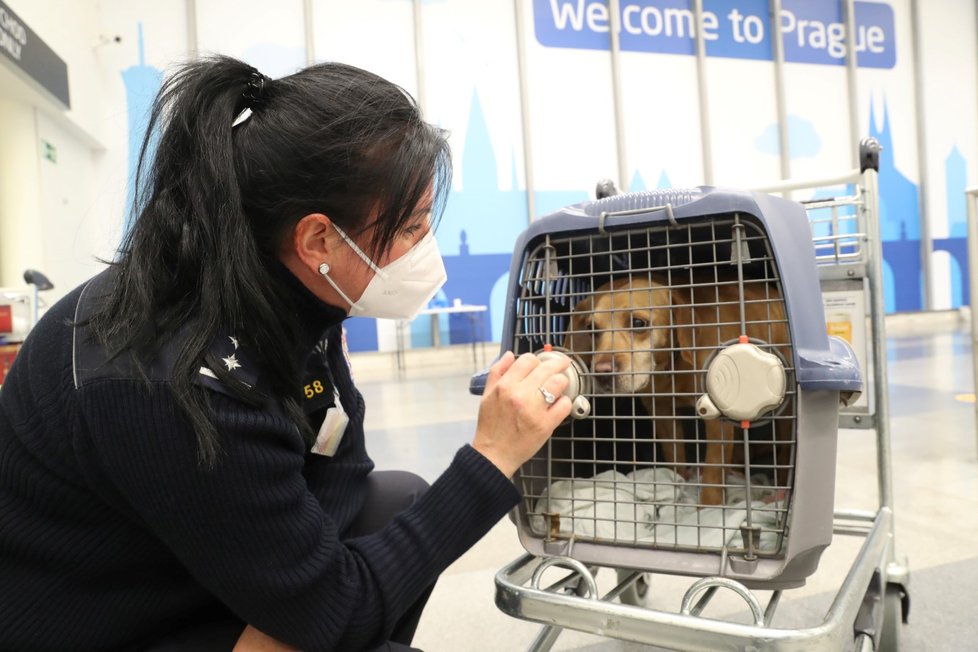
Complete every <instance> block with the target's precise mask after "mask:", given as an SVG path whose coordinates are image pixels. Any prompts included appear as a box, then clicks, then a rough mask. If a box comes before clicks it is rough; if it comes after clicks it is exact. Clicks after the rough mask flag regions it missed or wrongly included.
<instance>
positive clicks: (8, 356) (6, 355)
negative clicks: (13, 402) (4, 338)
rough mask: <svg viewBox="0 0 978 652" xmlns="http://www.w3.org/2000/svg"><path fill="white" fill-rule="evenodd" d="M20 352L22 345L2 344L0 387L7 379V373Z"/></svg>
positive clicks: (0, 352)
mask: <svg viewBox="0 0 978 652" xmlns="http://www.w3.org/2000/svg"><path fill="white" fill-rule="evenodd" d="M19 350H20V344H0V385H2V384H3V379H4V378H6V377H7V371H9V370H10V365H12V364H13V363H14V357H15V356H16V355H17V351H19Z"/></svg>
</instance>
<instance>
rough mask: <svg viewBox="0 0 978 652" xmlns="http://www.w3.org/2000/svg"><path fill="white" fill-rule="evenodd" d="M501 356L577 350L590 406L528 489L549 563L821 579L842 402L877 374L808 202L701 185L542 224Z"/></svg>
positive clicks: (752, 580) (513, 291) (539, 466)
mask: <svg viewBox="0 0 978 652" xmlns="http://www.w3.org/2000/svg"><path fill="white" fill-rule="evenodd" d="M740 336H743V337H740ZM501 348H502V350H507V349H510V350H513V351H514V352H516V353H517V354H520V353H525V352H541V351H543V350H546V349H551V350H556V351H561V352H565V353H567V354H568V355H570V356H571V357H572V359H573V360H574V362H575V364H574V367H575V369H576V370H577V371H579V372H580V378H581V380H582V384H583V389H582V392H583V396H584V399H585V400H586V401H585V403H584V405H585V406H587V408H588V409H587V410H586V412H587V414H586V415H583V414H578V415H576V416H578V417H580V418H574V419H570V420H568V422H567V423H565V424H563V425H562V426H560V427H559V428H558V429H557V431H556V432H555V433H554V436H553V437H552V438H551V440H550V442H549V443H548V445H547V446H545V447H544V448H543V449H542V450H541V451H540V452H539V453H538V454H537V455H536V456H535V457H534V458H533V459H531V460H529V461H528V462H527V463H526V464H525V465H524V466H523V467H522V468H521V469H520V471H519V472H518V473H517V475H516V476H515V477H514V481H515V482H516V483H517V484H518V486H519V487H520V489H521V491H522V492H523V495H524V499H523V501H522V502H521V504H520V506H519V508H518V509H517V510H516V511H515V512H514V514H513V518H514V521H515V522H516V524H517V527H518V530H519V535H520V539H521V541H522V543H523V545H524V547H525V548H526V550H527V551H528V552H529V553H531V554H533V555H537V556H550V555H560V556H566V557H571V558H573V559H576V560H578V561H581V562H583V563H585V564H595V565H599V566H614V567H617V568H632V569H640V570H650V571H659V572H668V573H676V574H685V575H691V576H714V575H723V576H726V577H731V578H735V579H738V580H740V581H741V582H743V583H744V584H746V585H748V586H757V585H763V586H764V587H765V588H783V587H789V586H796V585H799V584H801V583H803V582H804V580H805V578H806V577H808V576H809V575H810V574H811V573H813V572H814V571H815V569H816V567H817V563H818V559H819V556H820V555H821V552H822V550H823V549H824V548H825V547H826V546H827V545H828V544H829V542H830V540H831V536H832V521H833V494H834V484H835V455H836V434H837V427H838V409H839V401H840V395H844V396H845V395H848V394H850V393H852V392H858V391H860V390H861V388H862V379H861V376H860V372H859V369H858V366H857V364H856V362H855V358H854V356H853V354H852V351H851V349H849V347H848V345H847V344H846V343H845V342H844V341H842V340H839V339H837V338H829V337H828V336H827V335H826V329H825V320H824V316H823V311H822V302H821V293H820V289H819V278H818V273H817V269H816V262H815V251H814V248H813V244H812V237H811V231H810V227H809V221H808V217H807V214H806V211H805V209H804V208H803V207H802V206H801V205H800V204H797V203H795V202H791V201H787V200H784V199H780V198H777V197H773V196H770V195H762V194H755V193H750V192H745V191H733V190H724V189H718V188H712V187H699V188H693V189H686V190H667V191H653V192H642V193H632V194H625V195H615V196H612V197H608V198H605V199H601V200H597V201H590V202H584V203H581V204H576V205H574V206H569V207H567V208H564V209H562V210H559V211H557V212H555V213H553V214H551V215H548V216H546V217H544V218H541V219H539V220H537V221H535V222H534V223H533V224H532V225H531V226H530V227H529V228H528V229H527V230H526V231H525V232H524V233H523V234H522V235H521V237H520V238H519V240H518V241H517V243H516V247H515V249H514V257H513V262H512V267H511V272H510V287H509V301H508V303H507V313H506V317H505V320H504V326H503V336H502V346H501ZM484 380H485V377H484V375H482V376H477V377H475V378H473V381H472V390H473V392H476V393H478V392H480V391H481V387H482V386H483V384H484ZM707 399H709V400H707ZM704 414H705V415H706V416H707V417H716V418H704ZM717 415H718V416H717ZM745 415H747V418H745ZM742 426H747V427H746V428H744V427H742ZM796 516H797V517H796Z"/></svg>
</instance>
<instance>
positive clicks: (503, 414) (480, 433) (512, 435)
mask: <svg viewBox="0 0 978 652" xmlns="http://www.w3.org/2000/svg"><path fill="white" fill-rule="evenodd" d="M569 365H570V359H569V358H559V359H558V358H554V359H550V360H546V361H545V362H540V359H539V358H537V357H536V356H535V355H533V354H532V353H524V354H523V355H521V356H520V357H519V358H515V357H514V356H513V354H512V353H511V352H509V351H507V352H506V353H505V354H504V355H503V357H502V358H500V359H499V360H498V361H497V362H496V364H494V365H493V366H492V368H491V369H490V370H489V377H488V379H487V380H486V389H485V391H484V392H483V395H482V403H481V404H480V406H479V421H478V424H477V425H476V429H475V439H474V440H473V441H472V447H473V448H475V449H476V450H477V451H479V452H480V453H482V454H483V455H484V456H485V457H486V458H487V459H488V460H489V461H490V462H492V463H493V464H495V465H496V467H498V468H499V470H500V471H502V472H503V473H504V474H506V477H512V475H513V474H514V473H516V469H518V468H519V467H520V465H522V464H523V462H525V461H527V460H528V459H530V458H531V457H532V456H533V455H534V453H536V452H537V451H538V450H540V448H541V447H542V446H543V445H544V443H546V441H547V439H548V438H549V437H550V435H552V434H553V431H554V428H556V427H557V426H558V425H559V424H560V422H561V421H563V420H564V419H565V418H567V415H568V414H570V411H571V401H570V399H569V398H567V397H566V396H563V395H562V392H563V391H564V389H566V388H567V382H568V381H567V376H565V375H564V374H563V373H562V372H563V371H564V369H566V368H567V367H568V366H569ZM541 388H543V389H544V390H546V392H547V393H549V394H552V395H554V396H555V397H557V400H556V401H554V403H553V404H548V403H547V401H546V399H545V394H544V392H543V391H541Z"/></svg>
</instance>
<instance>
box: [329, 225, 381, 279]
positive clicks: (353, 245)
mask: <svg viewBox="0 0 978 652" xmlns="http://www.w3.org/2000/svg"><path fill="white" fill-rule="evenodd" d="M333 228H334V229H336V232H337V233H339V234H340V237H341V238H343V240H344V241H345V242H346V244H348V245H350V248H351V249H353V251H355V252H356V254H357V255H358V256H360V258H361V259H362V260H363V262H365V263H367V264H368V265H370V269H372V270H374V273H376V274H380V275H381V277H382V278H387V273H386V272H385V271H384V270H383V269H381V268H380V267H378V266H377V264H376V263H374V261H372V260H370V256H368V255H367V254H365V253H364V252H363V250H362V249H361V248H360V247H358V246H357V243H356V242H354V241H353V239H352V238H350V236H348V235H347V234H346V233H344V232H343V229H341V228H340V227H338V226H336V225H335V224H333Z"/></svg>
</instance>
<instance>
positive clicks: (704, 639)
mask: <svg viewBox="0 0 978 652" xmlns="http://www.w3.org/2000/svg"><path fill="white" fill-rule="evenodd" d="M879 152H880V146H879V143H878V142H877V141H876V140H875V139H872V138H866V139H864V140H863V141H861V142H860V167H859V168H858V169H854V170H851V171H850V172H847V173H846V174H843V175H840V176H838V177H832V178H827V179H817V180H808V181H785V182H781V183H777V184H773V185H770V186H765V187H759V188H756V189H755V190H757V191H759V192H767V193H791V192H793V191H800V190H814V189H826V188H831V187H837V186H842V185H846V186H849V187H851V188H852V192H851V194H848V195H846V196H842V197H833V198H829V199H814V200H809V201H803V202H802V203H803V204H805V205H806V208H808V209H809V211H810V213H809V216H810V218H811V219H810V221H811V222H812V228H813V241H814V245H815V252H816V263H817V265H818V269H819V277H820V282H821V285H822V289H823V292H825V291H826V289H832V290H838V289H840V288H842V289H848V290H855V291H858V292H863V293H865V295H866V298H867V301H866V306H867V310H866V311H867V313H868V314H867V315H866V317H867V321H868V334H867V339H868V340H869V347H868V350H867V351H866V352H865V356H864V359H863V360H862V362H863V363H864V364H865V365H866V366H867V367H868V369H867V368H864V370H863V373H864V377H865V378H866V379H867V380H869V383H868V387H867V392H869V393H870V396H869V398H870V401H869V406H868V408H862V409H858V410H852V409H849V410H845V411H842V412H840V426H841V427H846V428H864V429H874V430H875V432H876V444H877V445H876V450H877V469H878V483H879V507H878V509H877V510H876V511H875V512H873V511H859V510H836V511H835V513H834V521H833V532H834V534H836V535H849V536H856V537H863V539H864V541H863V543H862V546H861V548H860V549H859V551H858V553H857V555H856V557H855V559H854V561H853V564H852V566H851V568H850V569H849V572H848V573H847V575H846V577H845V579H844V580H843V582H842V585H841V587H840V588H839V590H838V592H837V593H836V595H835V598H834V600H833V601H832V604H831V606H830V607H829V609H828V611H827V613H826V615H825V617H824V619H823V621H822V622H821V623H820V624H818V625H817V626H814V627H810V628H806V629H778V628H773V627H771V626H770V624H771V622H772V619H773V617H774V615H775V612H776V609H777V607H778V605H779V603H780V600H781V597H782V591H780V590H776V591H773V592H772V594H771V597H770V600H769V601H768V603H767V605H766V606H763V607H762V605H761V604H760V601H759V600H758V599H757V597H756V596H755V595H754V594H753V593H752V592H751V591H750V590H749V589H748V588H747V587H745V586H744V585H743V584H741V583H739V582H737V581H735V580H731V579H730V578H725V577H705V578H702V579H699V580H697V581H695V582H694V583H693V584H692V586H690V587H689V589H688V590H687V591H686V593H685V595H684V596H683V599H682V602H681V607H680V609H679V611H678V612H670V611H661V610H656V609H650V608H646V607H641V606H634V605H632V604H622V603H619V602H616V600H617V599H618V598H619V597H620V596H622V594H624V593H625V592H626V591H629V590H630V589H632V587H633V586H634V585H635V584H636V582H639V581H641V580H642V576H643V572H642V571H628V572H627V573H623V572H621V571H619V578H620V579H621V580H622V581H620V582H619V583H618V584H617V586H615V587H614V588H613V589H612V590H611V591H610V592H608V593H607V594H605V595H603V596H602V595H599V593H598V587H597V582H596V580H595V577H594V575H595V573H596V572H597V568H595V567H588V566H585V565H584V564H582V563H581V562H579V561H577V560H575V559H572V558H569V557H562V556H555V557H546V558H542V557H535V556H533V555H529V554H526V555H523V556H522V557H520V558H518V559H516V560H515V561H513V562H512V563H510V564H509V565H507V566H505V567H504V568H502V569H501V570H500V571H499V572H498V573H497V574H496V605H497V607H499V609H500V610H502V611H503V612H504V613H506V614H508V615H510V616H513V617H516V618H521V619H524V620H529V621H534V622H538V623H542V624H543V625H545V626H544V628H543V629H542V631H541V632H540V633H539V635H538V636H537V637H536V639H535V640H534V641H533V642H532V643H531V645H530V647H529V648H528V649H529V650H531V651H533V652H541V651H546V650H550V649H551V648H552V646H553V645H554V643H555V642H556V639H557V637H558V636H559V635H560V632H561V631H562V630H563V629H565V628H566V629H574V630H578V631H583V632H589V633H595V634H599V635H603V636H607V637H609V638H615V639H620V640H625V641H632V642H636V643H645V644H654V645H658V646H661V647H665V648H669V649H675V650H689V651H702V652H717V651H721V650H751V651H752V652H754V651H756V652H760V651H762V650H777V651H780V652H793V651H799V652H801V651H806V652H807V651H810V650H833V651H834V650H877V649H884V650H895V649H898V647H899V628H900V624H901V623H900V622H899V621H902V622H906V620H907V616H908V613H909V592H908V589H909V570H908V568H907V565H906V562H905V560H904V559H903V558H900V557H898V556H897V553H896V551H895V543H894V523H893V492H892V469H891V462H890V429H889V401H888V396H887V380H886V379H887V375H886V353H885V348H884V346H885V341H886V334H885V327H884V303H883V295H882V287H883V276H882V244H881V240H880V227H879V200H878V178H877V175H878V170H879ZM821 209H828V213H829V217H827V218H824V221H825V222H828V223H829V224H828V226H827V227H825V226H822V227H820V226H819V223H820V222H822V221H823V219H822V218H816V217H813V215H812V214H813V212H814V211H816V210H821ZM821 214H824V213H821ZM822 230H824V231H827V233H826V234H819V231H822ZM551 567H561V568H566V569H569V570H570V571H571V572H570V573H569V574H568V575H566V576H564V577H563V578H562V579H560V580H558V581H556V582H554V583H552V584H550V585H548V586H542V585H541V583H542V581H543V575H544V572H545V571H547V569H549V568H551ZM720 588H725V589H728V590H731V591H733V592H735V593H736V594H737V595H739V596H740V597H741V598H742V599H743V600H744V601H745V602H746V603H747V604H748V606H749V608H750V611H751V614H752V619H753V624H751V625H745V624H741V623H736V622H729V621H723V620H716V619H712V618H705V617H702V616H701V615H700V614H701V613H702V611H703V609H704V608H705V607H706V606H707V604H708V603H709V602H710V600H711V599H712V598H713V596H714V595H715V594H716V592H717V590H718V589H720ZM650 590H651V589H650ZM700 594H702V595H700ZM697 598H698V599H697Z"/></svg>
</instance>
